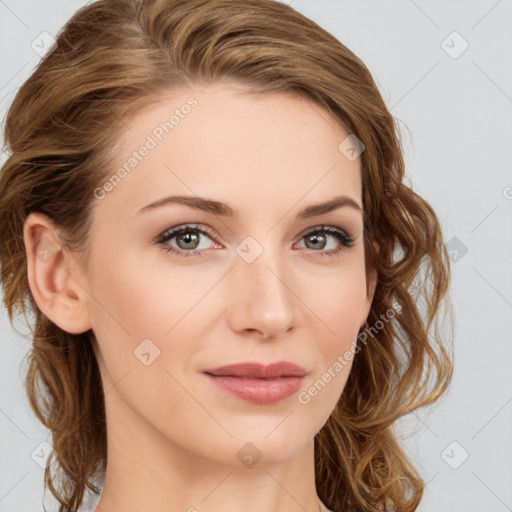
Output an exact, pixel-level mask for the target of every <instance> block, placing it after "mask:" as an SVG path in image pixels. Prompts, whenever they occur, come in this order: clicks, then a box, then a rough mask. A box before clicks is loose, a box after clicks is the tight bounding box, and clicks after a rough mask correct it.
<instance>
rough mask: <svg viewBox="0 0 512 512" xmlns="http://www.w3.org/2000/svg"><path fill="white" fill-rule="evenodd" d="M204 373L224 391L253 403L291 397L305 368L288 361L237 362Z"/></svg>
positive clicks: (302, 378)
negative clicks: (268, 362) (266, 363)
mask: <svg viewBox="0 0 512 512" xmlns="http://www.w3.org/2000/svg"><path fill="white" fill-rule="evenodd" d="M204 373H205V375H206V376H207V377H208V378H209V379H210V381H211V382H213V383H214V384H215V385H216V386H217V387H219V388H220V389H222V390H223V391H225V392H228V393H230V394H232V395H234V396H236V397H238V398H241V399H242V400H245V401H248V402H251V403H254V404H272V403H277V402H280V401H281V400H284V399H286V398H288V397H290V396H291V395H293V394H294V393H296V392H297V391H298V390H299V389H300V387H301V386H302V383H303V381H304V378H305V376H306V375H307V372H306V370H305V369H304V368H302V367H301V366H299V365H296V364H294V363H290V362H279V363H274V364H270V365H263V364H259V363H240V364H234V365H228V366H222V367H219V368H214V369H210V370H206V371H205V372H204Z"/></svg>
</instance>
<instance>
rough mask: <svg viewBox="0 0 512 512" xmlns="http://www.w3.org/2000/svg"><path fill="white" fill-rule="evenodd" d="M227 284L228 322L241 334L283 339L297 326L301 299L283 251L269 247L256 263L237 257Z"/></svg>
mask: <svg viewBox="0 0 512 512" xmlns="http://www.w3.org/2000/svg"><path fill="white" fill-rule="evenodd" d="M227 286H228V288H229V291H228V292H227V293H229V295H230V299H229V301H228V304H229V311H228V321H229V323H230V324H231V328H232V329H233V330H234V331H236V332H238V333H239V334H245V335H247V334H248V333H252V334H254V333H257V334H258V335H259V337H261V338H263V339H279V338H282V337H284V336H286V335H287V334H289V331H291V330H292V329H293V328H294V327H296V323H297V301H298V299H297V297H296V295H295V294H294V291H293V289H294V286H293V279H292V273H291V272H290V269H289V268H286V263H285V260H284V255H283V254H282V253H281V254H279V253H277V251H270V250H267V249H266V250H264V251H263V253H262V254H261V255H260V256H259V257H258V258H256V260H255V261H253V262H252V263H248V262H247V261H245V260H244V259H243V258H237V260H236V262H235V267H234V269H233V270H232V271H231V272H230V273H229V283H227Z"/></svg>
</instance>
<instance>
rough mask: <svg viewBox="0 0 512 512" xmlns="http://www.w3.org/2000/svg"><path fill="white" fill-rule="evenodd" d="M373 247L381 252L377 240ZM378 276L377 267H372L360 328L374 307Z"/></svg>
mask: <svg viewBox="0 0 512 512" xmlns="http://www.w3.org/2000/svg"><path fill="white" fill-rule="evenodd" d="M373 247H374V248H375V251H376V252H377V253H379V250H380V246H379V244H378V243H377V242H375V241H374V242H373ZM377 278H378V276H377V271H376V270H375V268H373V267H371V268H370V269H369V271H368V285H367V286H368V294H367V297H366V301H365V305H364V308H363V317H362V320H361V322H360V326H359V327H360V328H361V327H363V325H364V324H365V322H366V319H367V318H368V315H369V313H370V309H371V307H372V302H373V296H374V295H375V289H376V288H377Z"/></svg>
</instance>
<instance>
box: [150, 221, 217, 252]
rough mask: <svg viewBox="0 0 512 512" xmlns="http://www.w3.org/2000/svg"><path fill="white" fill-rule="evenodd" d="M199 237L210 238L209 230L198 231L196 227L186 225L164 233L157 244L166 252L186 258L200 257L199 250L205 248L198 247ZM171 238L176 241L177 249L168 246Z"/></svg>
mask: <svg viewBox="0 0 512 512" xmlns="http://www.w3.org/2000/svg"><path fill="white" fill-rule="evenodd" d="M201 236H206V237H208V238H211V237H212V235H210V233H209V230H205V229H200V228H199V227H198V226H196V225H192V224H187V225H186V226H181V227H177V228H172V229H170V230H168V231H165V232H164V233H162V234H161V235H160V237H159V238H158V240H157V243H160V244H162V245H165V246H166V247H165V250H166V251H167V252H171V253H173V254H179V255H181V256H185V257H188V256H194V255H200V254H201V250H203V249H205V247H199V245H200V242H201ZM173 238H175V239H176V243H177V244H178V247H173V246H172V245H169V244H168V242H170V241H171V240H172V239H173Z"/></svg>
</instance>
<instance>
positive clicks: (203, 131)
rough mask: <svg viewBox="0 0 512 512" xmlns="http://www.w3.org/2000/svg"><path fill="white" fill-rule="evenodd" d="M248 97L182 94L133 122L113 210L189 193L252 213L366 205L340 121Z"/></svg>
mask: <svg viewBox="0 0 512 512" xmlns="http://www.w3.org/2000/svg"><path fill="white" fill-rule="evenodd" d="M246 91H247V89H246V88H243V87H241V86H238V85H236V84H233V83H226V82H224V83H216V84H212V85H209V86H208V87H206V89H205V88H204V87H202V88H201V87H190V88H187V89H181V90H178V91H173V92H172V93H168V94H166V95H163V96H162V97H161V98H159V99H158V101H156V102H154V103H152V104H149V105H147V106H146V107H145V108H144V110H141V111H139V112H137V114H135V115H134V116H132V117H131V118H130V119H128V120H126V123H125V128H126V129H125V132H124V133H123V134H122V136H121V141H122V143H121V146H120V148H119V149H118V152H117V154H116V162H115V165H114V167H113V169H111V175H110V176H113V175H114V174H116V173H117V175H119V174H122V177H121V178H120V179H116V180H113V181H112V183H114V181H115V184H114V185H113V186H112V187H110V191H109V192H108V194H107V199H108V201H105V203H107V202H108V203H116V204H117V207H121V208H130V209H131V210H135V209H137V210H138V209H139V208H141V207H143V206H144V205H146V204H147V203H149V202H151V201H155V200H156V199H158V198H159V197H163V196H165V195H169V194H188V195H199V196H206V197H212V198H215V199H218V200H220V201H224V202H227V203H229V204H233V205H234V206H235V207H236V209H237V211H241V212H243V209H244V205H247V206H251V208H252V207H253V206H254V203H255V202H258V204H259V206H260V207H261V209H262V210H264V209H265V208H267V207H270V206H274V207H275V206H280V205H281V206H283V207H284V206H286V207H287V208H288V209H289V208H290V207H291V206H292V205H293V204H294V203H297V204H298V203H299V202H300V204H298V208H301V207H303V206H305V205H306V203H307V204H309V203H315V202H318V201H319V200H326V199H330V198H331V197H334V196H336V195H340V194H345V195H350V196H352V197H354V198H356V199H357V202H358V203H359V204H361V200H360V198H361V175H360V159H359V158H357V159H355V160H349V159H348V158H347V157H346V156H345V154H344V153H343V152H342V151H340V149H339V146H340V144H341V143H342V142H343V141H344V140H345V139H346V138H347V136H348V135H349V133H348V132H347V131H346V130H345V129H344V128H343V127H342V126H341V125H340V123H339V122H338V120H336V119H335V118H334V117H333V116H332V115H331V114H329V113H328V112H327V111H325V110H323V109H322V108H321V107H320V106H318V105H317V104H315V103H313V102H310V101H308V100H306V99H304V98H302V97H299V96H296V95H293V94H290V93H281V92H279V93H265V94H253V93H251V94H247V93H246ZM120 169H124V172H121V173H120V172H119V171H120ZM118 177H119V176H118Z"/></svg>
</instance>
